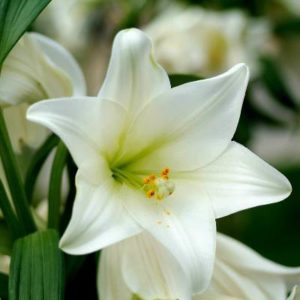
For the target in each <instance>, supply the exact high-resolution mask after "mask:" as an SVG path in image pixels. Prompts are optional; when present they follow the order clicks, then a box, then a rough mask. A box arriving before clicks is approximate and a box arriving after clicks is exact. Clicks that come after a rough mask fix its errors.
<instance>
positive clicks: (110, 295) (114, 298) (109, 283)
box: [97, 243, 132, 300]
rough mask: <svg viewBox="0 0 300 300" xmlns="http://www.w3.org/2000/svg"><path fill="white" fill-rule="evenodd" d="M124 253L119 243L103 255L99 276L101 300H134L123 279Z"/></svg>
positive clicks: (105, 250) (104, 251)
mask: <svg viewBox="0 0 300 300" xmlns="http://www.w3.org/2000/svg"><path fill="white" fill-rule="evenodd" d="M122 251H123V248H122V246H121V243H117V244H115V245H113V246H111V247H108V248H107V249H104V250H103V251H102V253H101V257H100V262H99V267H98V276H97V277H98V278H97V283H98V284H97V287H98V294H99V298H100V299H105V300H118V299H122V300H132V297H131V295H132V292H131V291H130V290H129V289H128V287H127V286H126V284H125V282H124V279H123V274H122V262H121V257H122V255H123V253H122Z"/></svg>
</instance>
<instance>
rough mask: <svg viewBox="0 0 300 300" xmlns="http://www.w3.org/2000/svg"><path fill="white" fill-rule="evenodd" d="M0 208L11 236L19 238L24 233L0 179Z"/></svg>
mask: <svg viewBox="0 0 300 300" xmlns="http://www.w3.org/2000/svg"><path fill="white" fill-rule="evenodd" d="M0 208H1V210H2V213H3V215H4V218H5V221H6V223H7V225H8V227H9V229H10V230H11V233H12V235H13V237H14V238H15V239H16V238H19V237H21V236H23V235H24V234H25V232H24V230H23V229H22V227H21V225H20V223H19V221H18V219H17V217H16V215H15V212H14V210H13V208H12V206H11V203H10V201H9V199H8V196H7V194H6V192H5V188H4V185H3V183H2V181H1V180H0Z"/></svg>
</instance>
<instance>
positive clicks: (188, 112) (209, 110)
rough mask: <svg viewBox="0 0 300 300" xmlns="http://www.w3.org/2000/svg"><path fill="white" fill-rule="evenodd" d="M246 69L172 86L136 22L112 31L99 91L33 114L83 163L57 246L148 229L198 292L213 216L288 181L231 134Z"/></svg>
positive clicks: (97, 243)
mask: <svg viewBox="0 0 300 300" xmlns="http://www.w3.org/2000/svg"><path fill="white" fill-rule="evenodd" d="M247 82H248V69H247V67H246V66H245V65H243V64H240V65H237V66H235V67H234V68H232V69H230V70H229V71H228V72H226V73H224V74H222V75H220V76H217V77H215V78H211V79H207V80H200V81H196V82H192V83H188V84H184V85H182V86H179V87H176V88H173V89H171V87H170V83H169V79H168V76H167V73H166V72H165V71H164V70H163V69H162V68H161V67H160V66H159V65H158V64H157V63H156V62H155V59H154V57H153V55H152V45H151V41H150V40H149V38H147V36H145V35H144V33H143V32H142V31H140V30H138V29H129V30H124V31H121V32H120V33H119V34H118V35H117V37H116V38H115V41H114V44H113V50H112V57H111V61H110V65H109V68H108V73H107V75H106V78H105V80H104V83H103V85H102V88H101V89H100V92H99V94H98V96H97V97H94V98H92V97H72V98H62V99H53V100H47V101H43V102H39V103H36V104H34V105H33V106H32V107H30V108H29V110H28V114H27V116H28V119H29V120H32V121H34V122H37V123H40V124H43V125H45V126H46V127H48V128H49V129H51V130H52V131H54V132H55V133H56V134H57V135H58V136H60V137H61V139H62V140H63V141H64V143H65V144H66V145H67V147H68V148H69V150H70V152H71V154H72V156H73V158H74V160H75V162H76V164H77V166H78V168H79V170H78V173H77V177H76V186H77V195H76V199H75V203H74V207H73V213H72V218H71V221H70V224H69V225H68V228H67V230H66V232H65V233H64V235H63V237H62V239H61V241H60V246H61V248H62V249H63V250H64V251H65V252H67V253H71V254H83V253H89V252H93V251H96V250H99V249H101V248H104V247H106V246H109V245H111V244H113V243H116V242H118V241H121V240H123V239H125V238H128V237H130V236H133V235H136V234H138V233H140V232H141V231H147V232H149V233H150V234H151V235H153V237H154V238H155V239H157V240H158V241H160V242H161V243H162V244H163V245H164V246H165V247H166V248H167V249H168V250H169V251H170V252H171V253H172V254H173V255H174V256H175V257H176V258H177V259H178V261H180V263H181V265H182V268H183V269H184V272H185V274H186V276H187V277H188V278H189V280H190V285H191V288H192V290H193V291H195V292H199V291H201V290H202V289H204V288H205V287H206V286H207V285H208V283H209V280H210V277H211V274H212V268H213V261H214V249H215V231H216V229H215V218H219V217H222V216H225V215H228V214H231V213H234V212H236V211H239V210H242V209H246V208H249V207H253V206H257V205H262V204H267V203H273V202H276V201H280V200H282V199H284V198H285V197H287V196H288V195H289V194H290V191H291V186H290V184H289V182H288V180H287V179H286V178H285V177H284V176H283V175H282V174H280V173H279V172H278V171H276V170H275V169H274V168H272V167H271V166H269V165H268V164H266V163H265V162H263V161H262V160H261V159H259V158H258V157H257V156H255V155H254V154H253V153H251V152H250V151H249V150H247V149H246V148H244V147H243V146H241V145H239V144H237V143H234V142H232V141H231V139H232V136H233V134H234V132H235V129H236V126H237V123H238V119H239V116H240V111H241V105H242V102H243V97H244V94H245V90H246V86H247Z"/></svg>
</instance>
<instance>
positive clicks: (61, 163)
mask: <svg viewBox="0 0 300 300" xmlns="http://www.w3.org/2000/svg"><path fill="white" fill-rule="evenodd" d="M67 155H68V150H67V148H66V147H65V145H64V144H63V143H62V142H60V143H59V144H58V146H57V150H56V154H55V158H54V162H53V165H52V169H51V175H50V184H49V193H48V203H49V210H48V228H54V229H59V209H60V204H61V185H62V175H63V170H64V167H65V164H66V160H67Z"/></svg>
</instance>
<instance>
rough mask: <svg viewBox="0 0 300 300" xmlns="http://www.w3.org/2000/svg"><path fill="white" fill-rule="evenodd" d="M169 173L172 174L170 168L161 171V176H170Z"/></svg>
mask: <svg viewBox="0 0 300 300" xmlns="http://www.w3.org/2000/svg"><path fill="white" fill-rule="evenodd" d="M169 173H170V169H169V168H164V169H163V170H162V171H161V176H164V175H168V174H169Z"/></svg>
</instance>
